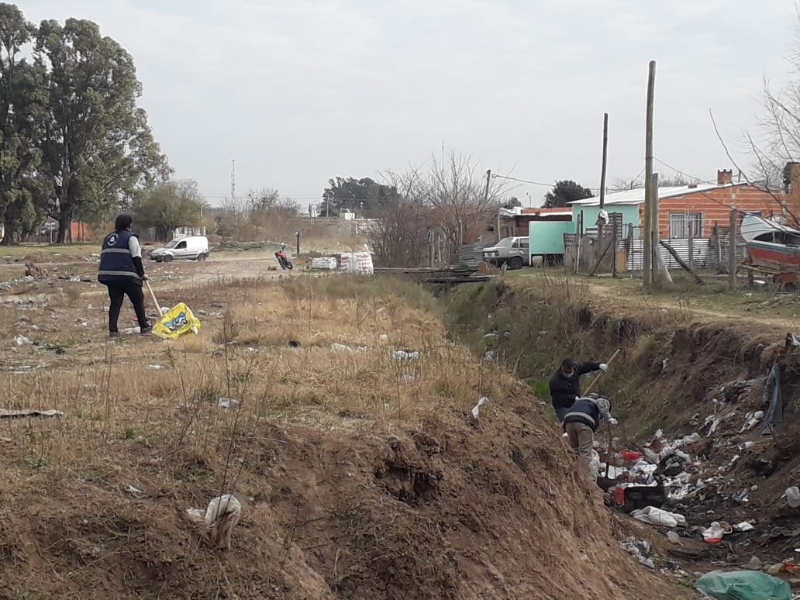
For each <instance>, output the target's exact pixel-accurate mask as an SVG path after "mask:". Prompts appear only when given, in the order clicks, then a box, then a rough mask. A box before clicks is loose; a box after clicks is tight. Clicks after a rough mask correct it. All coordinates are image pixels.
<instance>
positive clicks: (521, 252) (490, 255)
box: [483, 237, 531, 269]
mask: <svg viewBox="0 0 800 600" xmlns="http://www.w3.org/2000/svg"><path fill="white" fill-rule="evenodd" d="M529 245H530V240H529V239H528V238H527V237H507V238H503V239H502V240H500V241H499V242H497V244H495V245H494V246H492V247H491V248H484V249H483V260H484V262H487V263H489V264H491V265H497V266H498V267H500V266H502V265H503V264H507V265H508V268H509V269H521V268H522V267H524V266H530V264H531V255H530V252H529V250H528V248H529Z"/></svg>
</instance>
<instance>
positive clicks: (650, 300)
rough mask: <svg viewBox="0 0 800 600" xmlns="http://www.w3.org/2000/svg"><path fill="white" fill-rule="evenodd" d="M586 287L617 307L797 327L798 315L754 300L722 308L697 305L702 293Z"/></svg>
mask: <svg viewBox="0 0 800 600" xmlns="http://www.w3.org/2000/svg"><path fill="white" fill-rule="evenodd" d="M586 287H587V289H588V290H589V292H590V294H591V295H592V296H593V297H595V298H607V299H609V300H610V301H613V302H614V306H615V308H617V309H629V310H634V311H641V310H648V309H653V308H658V309H664V310H669V311H678V312H682V313H685V314H689V315H691V316H692V317H696V318H699V319H700V320H703V321H737V322H741V321H746V322H748V323H753V324H759V325H764V326H766V327H770V328H775V329H782V330H786V331H798V330H800V318H798V317H796V316H781V315H774V313H775V312H776V311H774V310H772V311H771V310H770V308H769V307H768V306H760V305H759V304H756V307H758V308H759V309H760V310H757V309H756V308H751V307H749V306H730V305H728V306H725V307H723V308H724V310H722V309H717V310H715V309H713V308H708V307H706V306H704V305H700V306H698V304H701V302H702V304H705V302H709V301H713V300H709V299H708V298H706V297H700V298H698V297H697V296H689V295H683V296H681V295H676V296H673V295H661V294H660V295H651V296H643V295H632V294H631V293H630V290H627V289H620V288H619V287H611V286H607V285H602V284H596V283H588V284H586ZM704 301H705V302H704ZM763 302H769V300H768V299H765V300H763ZM770 313H773V314H770Z"/></svg>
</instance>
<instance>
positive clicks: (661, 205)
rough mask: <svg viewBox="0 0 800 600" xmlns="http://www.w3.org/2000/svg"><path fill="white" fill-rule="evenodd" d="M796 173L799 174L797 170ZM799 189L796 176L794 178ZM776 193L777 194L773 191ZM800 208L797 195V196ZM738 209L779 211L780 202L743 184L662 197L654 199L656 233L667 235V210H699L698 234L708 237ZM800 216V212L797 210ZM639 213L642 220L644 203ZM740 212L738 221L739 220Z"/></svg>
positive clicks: (762, 211) (764, 215)
mask: <svg viewBox="0 0 800 600" xmlns="http://www.w3.org/2000/svg"><path fill="white" fill-rule="evenodd" d="M798 174H799V175H800V173H798ZM797 187H798V189H800V179H799V180H798V186H797ZM776 196H777V194H776ZM798 201H799V202H798V207H799V208H800V197H799V198H798ZM732 206H735V207H736V209H737V210H739V211H758V212H760V213H761V216H762V217H766V216H769V215H772V214H774V215H780V214H782V211H781V205H780V203H779V202H778V201H777V200H776V198H775V197H773V196H772V195H771V194H769V193H768V192H764V191H762V190H759V189H758V188H755V187H753V186H750V185H747V184H743V185H734V186H731V187H724V188H717V189H713V190H708V191H704V192H693V193H689V194H686V195H684V196H677V197H674V198H662V199H659V202H658V216H659V219H658V232H659V237H661V238H662V239H667V238H669V234H670V216H669V215H670V214H671V213H701V214H702V215H703V217H702V223H703V225H702V228H703V233H702V236H700V237H704V238H707V237H710V236H711V232H712V230H713V229H714V225H715V224H717V225H723V226H727V225H728V224H729V223H730V212H731V207H732ZM797 214H798V215H800V212H798V213H797ZM639 215H640V218H641V219H642V222H643V221H644V204H642V205H640V207H639ZM741 218H742V217H741V214H740V215H739V221H740V222H741Z"/></svg>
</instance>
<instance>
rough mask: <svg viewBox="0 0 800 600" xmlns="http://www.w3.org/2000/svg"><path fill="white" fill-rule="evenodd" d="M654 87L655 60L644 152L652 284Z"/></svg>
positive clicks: (647, 276) (647, 275)
mask: <svg viewBox="0 0 800 600" xmlns="http://www.w3.org/2000/svg"><path fill="white" fill-rule="evenodd" d="M655 88H656V61H654V60H651V61H650V74H649V76H648V79H647V120H646V128H645V153H644V171H645V176H644V181H645V188H644V190H645V191H644V235H643V238H644V285H645V287H649V286H651V285H652V284H653V236H652V227H651V225H650V224H651V223H652V218H653V215H652V212H653V196H654V190H653V109H654V100H655Z"/></svg>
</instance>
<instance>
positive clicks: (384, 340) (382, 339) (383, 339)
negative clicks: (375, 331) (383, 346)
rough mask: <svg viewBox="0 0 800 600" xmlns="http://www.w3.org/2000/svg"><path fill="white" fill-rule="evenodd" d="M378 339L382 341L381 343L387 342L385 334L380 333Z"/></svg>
mask: <svg viewBox="0 0 800 600" xmlns="http://www.w3.org/2000/svg"><path fill="white" fill-rule="evenodd" d="M378 339H379V340H380V341H382V342H388V341H389V336H388V335H386V334H385V333H382V334H381V336H380V337H379V338H378Z"/></svg>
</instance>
